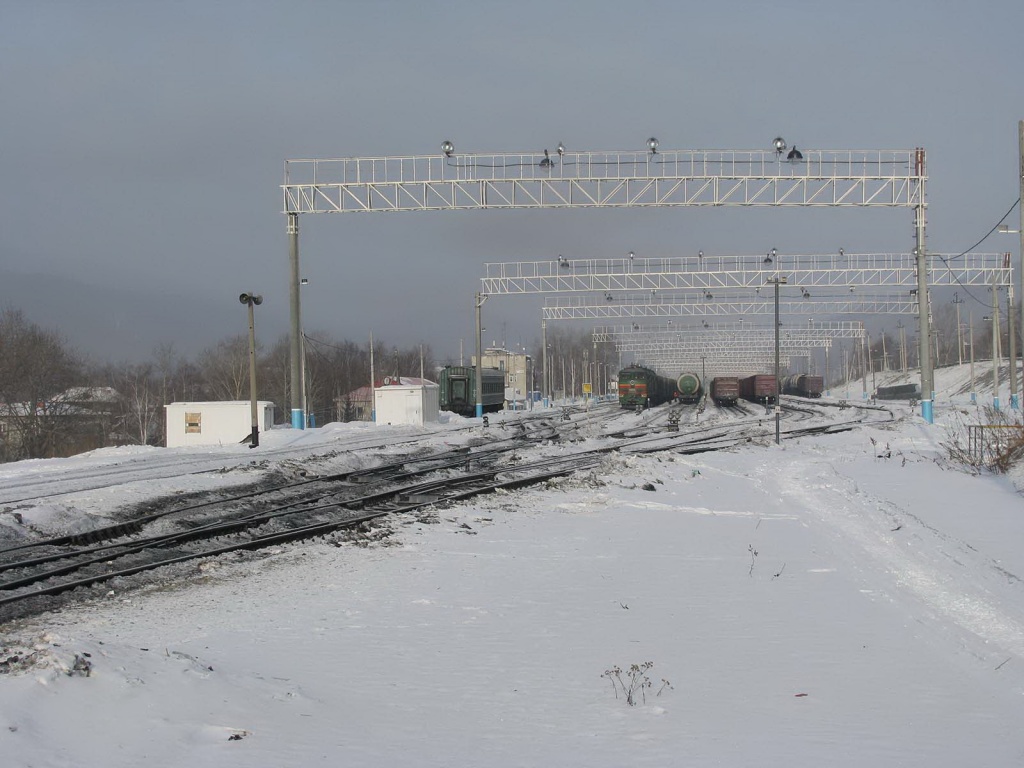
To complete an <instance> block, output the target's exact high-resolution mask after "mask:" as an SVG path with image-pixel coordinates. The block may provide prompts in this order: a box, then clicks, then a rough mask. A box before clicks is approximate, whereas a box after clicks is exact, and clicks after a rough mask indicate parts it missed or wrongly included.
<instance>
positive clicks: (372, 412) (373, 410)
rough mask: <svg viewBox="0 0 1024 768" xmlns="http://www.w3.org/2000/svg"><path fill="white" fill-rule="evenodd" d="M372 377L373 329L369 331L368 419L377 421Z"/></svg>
mask: <svg viewBox="0 0 1024 768" xmlns="http://www.w3.org/2000/svg"><path fill="white" fill-rule="evenodd" d="M373 382H374V378H373V331H370V421H371V422H376V421H377V397H376V395H375V393H374V389H373V387H374V384H373Z"/></svg>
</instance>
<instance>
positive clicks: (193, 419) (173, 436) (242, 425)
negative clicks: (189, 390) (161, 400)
mask: <svg viewBox="0 0 1024 768" xmlns="http://www.w3.org/2000/svg"><path fill="white" fill-rule="evenodd" d="M164 408H165V410H166V413H167V447H168V448H175V447H177V446H182V445H229V444H233V443H241V442H243V441H245V440H246V439H247V438H248V437H249V436H251V435H252V412H251V403H250V401H248V400H227V401H223V402H207V403H171V404H170V405H165V406H164ZM256 416H257V419H258V420H259V429H260V433H261V434H262V433H263V432H266V431H267V430H269V429H270V428H271V427H272V426H273V424H274V404H273V403H271V402H270V401H268V400H258V401H257V402H256Z"/></svg>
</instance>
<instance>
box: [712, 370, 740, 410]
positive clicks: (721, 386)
mask: <svg viewBox="0 0 1024 768" xmlns="http://www.w3.org/2000/svg"><path fill="white" fill-rule="evenodd" d="M739 397H740V380H739V378H738V377H736V376H715V378H713V379H712V380H711V399H712V400H714V401H715V404H716V405H736V401H737V400H738V399H739Z"/></svg>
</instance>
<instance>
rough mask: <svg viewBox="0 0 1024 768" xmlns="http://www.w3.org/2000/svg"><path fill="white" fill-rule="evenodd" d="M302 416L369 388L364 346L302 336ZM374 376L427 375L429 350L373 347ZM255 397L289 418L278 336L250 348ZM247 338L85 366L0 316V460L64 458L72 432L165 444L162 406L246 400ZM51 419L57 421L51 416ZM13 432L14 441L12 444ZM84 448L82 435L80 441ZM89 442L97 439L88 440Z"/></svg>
mask: <svg viewBox="0 0 1024 768" xmlns="http://www.w3.org/2000/svg"><path fill="white" fill-rule="evenodd" d="M303 346H304V350H303V351H304V355H303V357H304V360H305V365H304V371H305V376H304V378H305V381H304V383H305V390H306V400H305V402H306V411H307V412H308V413H310V414H311V415H312V417H313V418H314V419H315V421H316V423H318V424H324V423H327V422H329V421H336V420H343V419H344V417H345V414H344V413H343V412H342V411H343V410H344V409H343V407H342V405H341V404H342V403H343V402H344V400H345V396H346V395H347V394H348V393H350V392H352V391H353V390H356V389H358V388H360V387H364V386H369V384H370V349H369V344H368V343H362V344H359V343H356V342H353V341H350V340H346V339H335V338H333V337H331V336H330V335H329V334H327V333H323V332H317V333H307V334H305V336H304V342H303ZM373 357H374V372H375V377H376V378H377V379H378V380H380V379H381V378H382V377H383V376H386V375H390V376H414V377H418V376H420V373H421V371H422V372H423V374H424V375H425V377H426V378H428V379H430V378H433V377H434V371H435V368H436V364H435V362H434V359H433V353H432V350H431V349H430V346H429V345H425V344H424V345H419V344H417V345H415V346H412V347H403V348H399V347H396V346H394V345H391V344H388V343H386V342H385V341H383V340H381V341H375V342H374V350H373ZM256 359H257V374H256V380H257V397H258V398H259V399H261V400H269V401H271V402H273V403H274V404H275V405H276V406H277V408H276V413H277V419H278V421H280V422H285V421H287V420H288V419H289V411H290V405H291V403H292V397H291V395H292V393H291V375H290V372H291V363H290V360H291V358H290V348H289V342H288V337H287V336H282V337H281V338H280V339H278V340H277V341H276V342H275V343H274V344H273V345H272V346H271V347H269V349H267V348H264V347H263V346H262V345H258V346H257V350H256ZM248 399H249V339H248V336H247V335H245V334H242V335H238V336H231V337H228V338H225V339H222V340H220V341H217V342H216V343H214V344H213V345H211V346H210V347H208V348H206V349H204V350H203V351H201V352H200V353H199V354H198V355H196V356H195V359H194V360H189V359H187V358H185V357H184V356H183V355H181V354H179V353H178V351H177V350H176V349H175V347H174V345H173V344H161V345H159V346H158V347H157V348H156V349H155V350H154V351H153V355H152V359H151V360H149V361H146V362H141V363H104V364H95V363H90V362H89V361H87V360H86V359H85V357H84V356H82V355H80V354H78V353H77V352H76V351H75V350H73V349H72V348H71V347H70V345H69V343H68V341H67V340H66V339H65V338H64V337H63V336H62V335H61V334H60V333H59V332H57V331H52V330H46V329H43V328H41V327H39V326H38V325H36V324H34V323H32V322H31V321H29V320H28V319H27V318H26V317H25V315H24V313H23V312H21V311H20V310H17V309H7V310H3V311H2V312H0V459H3V460H6V461H11V460H16V459H22V458H40V457H48V456H54V455H60V454H61V452H62V450H61V449H60V448H59V447H58V442H60V443H61V444H62V445H63V446H64V449H63V452H64V453H67V452H68V450H67V445H68V443H69V440H70V441H71V442H72V443H74V442H75V441H74V439H73V438H74V435H72V434H69V433H71V432H74V431H75V430H76V429H88V430H91V431H93V432H95V430H96V429H97V428H102V429H103V430H105V431H106V432H107V434H106V435H104V436H103V437H102V439H101V440H100V442H101V443H103V444H108V445H109V444H115V443H119V444H139V445H162V444H164V442H165V439H166V434H165V429H166V419H165V416H164V406H165V405H167V404H169V403H172V402H178V401H190V402H196V401H207V400H248ZM55 417H58V418H55ZM12 435H17V439H12ZM82 437H83V441H80V442H82V444H83V445H84V444H86V442H85V441H84V438H85V437H86V436H85V435H83V436H82ZM92 437H93V438H94V439H93V443H95V442H96V440H95V438H96V436H95V435H93V436H92Z"/></svg>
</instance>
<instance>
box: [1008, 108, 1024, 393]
mask: <svg viewBox="0 0 1024 768" xmlns="http://www.w3.org/2000/svg"><path fill="white" fill-rule="evenodd" d="M1017 142H1018V152H1019V155H1018V156H1019V158H1020V196H1021V202H1020V203H1019V204H1018V205H1017V210H1018V212H1019V213H1020V221H1019V223H1018V225H1017V230H1018V231H1019V232H1020V234H1019V235H1018V237H1019V238H1020V243H1019V244H1020V251H1019V252H1018V253H1019V255H1020V268H1019V269H1018V270H1017V279H1018V280H1019V281H1020V282H1019V283H1018V286H1019V287H1018V290H1017V301H1019V302H1020V329H1021V332H1022V333H1024V120H1020V121H1018V123H1017ZM1010 313H1011V315H1013V316H1014V317H1016V315H1015V314H1014V313H1013V307H1012V306H1011V308H1010ZM1010 333H1011V334H1013V333H1014V330H1013V329H1012V324H1011V330H1010ZM1011 338H1012V337H1011ZM1015 349H1016V344H1015V342H1014V341H1010V354H1013V353H1014V351H1015ZM1016 366H1017V363H1016V360H1014V361H1013V362H1012V363H1011V368H1010V386H1011V388H1012V389H1011V395H1010V400H1011V402H1010V407H1011V408H1018V407H1019V406H1020V404H1019V403H1017V402H1013V401H1014V399H1015V394H1013V393H1015V392H1016V380H1017V370H1016Z"/></svg>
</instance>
